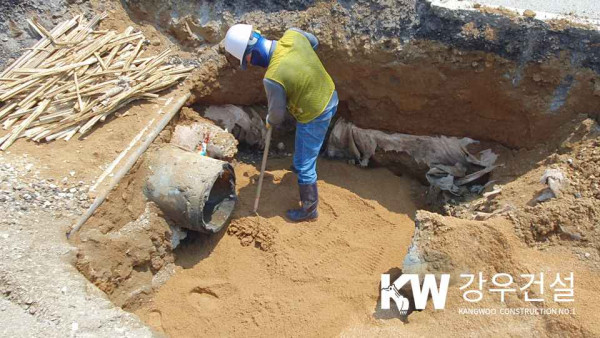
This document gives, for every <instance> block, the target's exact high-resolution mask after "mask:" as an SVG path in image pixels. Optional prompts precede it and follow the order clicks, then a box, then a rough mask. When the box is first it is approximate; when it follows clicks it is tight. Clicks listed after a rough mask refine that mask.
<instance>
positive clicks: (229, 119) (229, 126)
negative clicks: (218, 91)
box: [204, 104, 267, 148]
mask: <svg viewBox="0 0 600 338" xmlns="http://www.w3.org/2000/svg"><path fill="white" fill-rule="evenodd" d="M204 117H206V118H207V119H210V120H212V121H214V122H215V123H217V125H219V126H220V127H221V128H224V129H225V130H226V131H228V132H230V133H231V134H233V136H235V138H236V139H237V140H238V141H240V142H245V143H247V144H249V145H251V146H254V145H258V146H259V147H260V148H263V147H264V138H265V135H266V134H267V128H266V127H265V123H264V122H263V120H262V119H261V117H260V116H259V115H258V113H257V112H255V111H254V110H252V109H250V113H247V112H246V111H244V110H243V109H242V108H240V107H238V106H234V105H232V104H226V105H222V106H210V107H208V108H207V109H206V111H205V112H204Z"/></svg>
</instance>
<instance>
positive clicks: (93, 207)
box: [67, 92, 190, 238]
mask: <svg viewBox="0 0 600 338" xmlns="http://www.w3.org/2000/svg"><path fill="white" fill-rule="evenodd" d="M189 97H190V93H189V92H187V93H186V94H185V95H184V96H182V97H180V98H179V99H177V101H175V102H174V103H173V105H171V106H170V107H169V108H168V111H167V112H165V114H164V115H163V117H162V119H161V120H160V121H159V122H158V124H157V125H156V126H155V127H153V128H152V130H150V132H149V134H148V136H146V139H144V141H143V142H142V143H141V144H140V145H139V147H138V148H137V149H136V150H135V151H134V152H133V153H132V154H131V156H129V158H128V159H127V161H126V162H125V163H124V164H123V166H122V167H121V168H119V170H118V171H117V172H116V173H115V175H114V177H113V178H112V180H111V181H110V184H109V186H108V187H107V188H106V189H104V190H103V191H102V192H101V193H100V194H99V195H98V197H96V199H95V200H94V203H93V204H92V205H91V206H90V208H89V209H88V210H87V212H86V213H85V214H84V215H83V216H81V218H80V219H79V220H78V221H77V223H75V224H73V226H72V227H71V229H70V230H69V232H67V238H69V237H71V235H73V234H74V233H75V232H77V231H78V230H79V228H81V227H82V226H83V224H85V222H86V221H87V220H88V218H90V217H91V216H92V214H93V213H94V211H96V209H97V208H98V207H99V206H100V205H101V204H102V202H104V200H105V199H106V196H108V193H110V191H111V190H112V189H113V188H114V187H116V186H117V184H119V181H120V180H121V178H123V176H125V174H127V173H128V172H129V169H131V167H133V165H134V164H135V162H137V160H138V159H139V158H140V156H142V154H143V153H144V152H145V151H146V149H148V147H149V146H150V144H152V142H153V141H154V139H155V138H156V137H157V136H158V134H159V133H160V132H161V131H162V130H163V129H165V127H166V126H167V124H168V123H169V122H170V121H171V119H172V118H173V116H175V114H177V112H179V110H180V109H181V107H182V106H183V105H184V104H185V101H187V99H188V98H189Z"/></svg>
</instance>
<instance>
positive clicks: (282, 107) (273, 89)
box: [263, 79, 287, 125]
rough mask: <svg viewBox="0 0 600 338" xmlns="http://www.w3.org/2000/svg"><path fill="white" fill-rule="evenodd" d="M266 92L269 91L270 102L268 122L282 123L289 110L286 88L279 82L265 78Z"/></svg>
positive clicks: (268, 99)
mask: <svg viewBox="0 0 600 338" xmlns="http://www.w3.org/2000/svg"><path fill="white" fill-rule="evenodd" d="M263 84H264V86H265V92H266V93H267V102H268V103H269V115H268V121H267V122H268V123H269V124H271V125H276V124H280V123H281V122H283V120H285V114H286V112H287V97H286V94H285V89H283V86H282V85H280V84H279V83H277V82H275V81H273V80H269V79H263Z"/></svg>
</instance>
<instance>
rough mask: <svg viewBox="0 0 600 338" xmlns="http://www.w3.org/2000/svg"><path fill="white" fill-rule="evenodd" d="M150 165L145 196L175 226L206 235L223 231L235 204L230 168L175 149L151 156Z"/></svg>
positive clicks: (158, 151) (171, 148) (163, 150)
mask: <svg viewBox="0 0 600 338" xmlns="http://www.w3.org/2000/svg"><path fill="white" fill-rule="evenodd" d="M148 163H149V170H150V175H149V176H148V178H147V180H146V184H145V186H144V194H145V195H146V197H147V198H148V199H149V200H150V201H152V202H154V203H156V205H158V207H159V208H160V209H161V211H162V212H163V213H164V214H165V216H166V217H168V218H169V219H171V220H172V221H173V222H174V223H175V225H177V226H179V227H182V228H186V229H189V230H194V231H198V232H203V233H216V232H219V231H220V230H221V229H223V227H224V226H225V224H226V223H227V221H228V220H229V218H230V217H231V214H232V212H233V209H234V207H235V202H236V195H235V173H234V171H233V167H232V166H231V164H229V163H227V162H225V161H220V160H216V159H213V158H210V157H207V156H202V155H200V154H199V153H196V152H190V151H186V150H183V149H181V148H179V147H176V146H173V145H164V146H161V148H160V149H158V150H157V151H156V152H153V153H151V154H149V155H148Z"/></svg>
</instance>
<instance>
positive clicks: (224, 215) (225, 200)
mask: <svg viewBox="0 0 600 338" xmlns="http://www.w3.org/2000/svg"><path fill="white" fill-rule="evenodd" d="M235 202H236V197H235V174H234V172H233V168H231V166H230V165H224V166H223V172H222V173H221V175H220V176H219V177H218V178H217V180H216V181H215V183H214V184H213V186H212V189H211V190H210V193H209V195H208V198H207V200H206V202H205V204H204V209H203V211H202V218H203V222H204V224H205V227H206V229H207V230H210V231H212V232H217V231H219V230H220V229H221V228H222V227H223V226H224V225H225V224H226V223H227V221H228V220H229V218H230V217H231V214H232V213H233V209H234V207H235Z"/></svg>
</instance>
